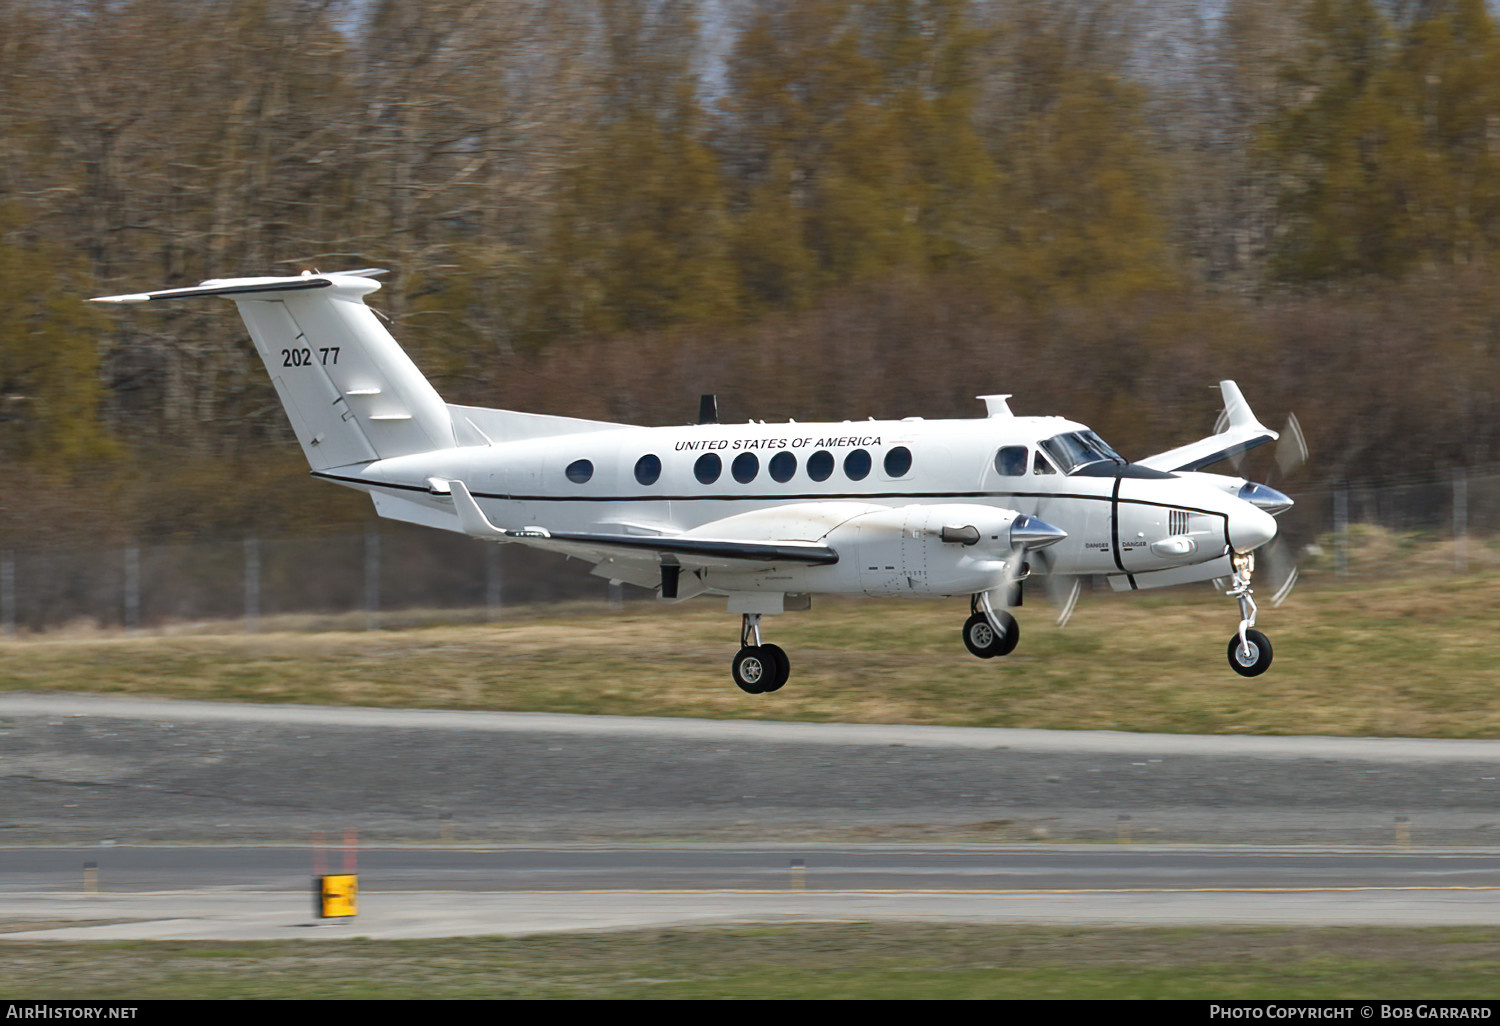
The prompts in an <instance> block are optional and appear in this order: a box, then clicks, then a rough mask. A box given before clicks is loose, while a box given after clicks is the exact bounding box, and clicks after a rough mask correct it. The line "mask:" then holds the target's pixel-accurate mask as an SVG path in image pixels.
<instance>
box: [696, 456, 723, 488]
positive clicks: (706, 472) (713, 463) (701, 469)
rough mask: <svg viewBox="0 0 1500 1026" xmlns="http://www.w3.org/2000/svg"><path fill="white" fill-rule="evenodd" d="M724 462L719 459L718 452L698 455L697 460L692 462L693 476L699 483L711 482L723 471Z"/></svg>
mask: <svg viewBox="0 0 1500 1026" xmlns="http://www.w3.org/2000/svg"><path fill="white" fill-rule="evenodd" d="M723 470H724V462H723V461H722V460H720V459H719V454H718V453H714V452H706V453H704V454H703V455H702V456H699V457H698V462H697V463H694V464H693V476H694V477H696V478H697V479H698V483H699V484H706V485H708V484H713V483H714V482H715V481H717V480H718V479H719V475H720V474H721V473H723Z"/></svg>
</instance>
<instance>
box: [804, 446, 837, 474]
mask: <svg viewBox="0 0 1500 1026" xmlns="http://www.w3.org/2000/svg"><path fill="white" fill-rule="evenodd" d="M807 476H808V477H810V478H812V479H813V480H814V481H827V480H828V479H829V478H830V477H832V476H833V453H831V452H829V451H828V450H827V449H819V450H818V451H817V452H815V453H813V454H812V455H811V456H809V457H808V458H807Z"/></svg>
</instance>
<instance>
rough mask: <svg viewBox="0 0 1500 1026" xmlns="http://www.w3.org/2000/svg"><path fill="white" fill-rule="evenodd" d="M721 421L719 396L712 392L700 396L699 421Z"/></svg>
mask: <svg viewBox="0 0 1500 1026" xmlns="http://www.w3.org/2000/svg"><path fill="white" fill-rule="evenodd" d="M718 422H719V397H718V395H717V394H715V393H713V392H710V393H709V394H708V395H703V396H699V397H698V423H699V424H717V423H718Z"/></svg>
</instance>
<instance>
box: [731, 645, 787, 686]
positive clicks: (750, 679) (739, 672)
mask: <svg viewBox="0 0 1500 1026" xmlns="http://www.w3.org/2000/svg"><path fill="white" fill-rule="evenodd" d="M777 669H778V666H777V662H776V657H775V656H774V655H768V654H767V653H766V652H765V651H764V649H763V647H762V646H759V645H746V646H745V647H744V648H742V649H740V650H739V651H738V652H736V653H735V654H734V661H733V662H731V663H730V664H729V672H730V674H731V675H732V676H733V677H734V682H735V683H736V684H738V685H739V686H740V690H741V691H743V692H745V693H746V694H747V695H758V694H761V693H762V692H764V691H765V690H766V685H767V684H772V683H775V681H776V671H777Z"/></svg>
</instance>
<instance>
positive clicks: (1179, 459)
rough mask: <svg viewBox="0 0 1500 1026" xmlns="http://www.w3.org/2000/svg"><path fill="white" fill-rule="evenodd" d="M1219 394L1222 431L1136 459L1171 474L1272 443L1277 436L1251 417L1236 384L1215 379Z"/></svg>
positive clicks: (1142, 463) (1251, 411)
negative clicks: (1222, 415)
mask: <svg viewBox="0 0 1500 1026" xmlns="http://www.w3.org/2000/svg"><path fill="white" fill-rule="evenodd" d="M1219 394H1220V395H1222V396H1223V397H1224V420H1223V422H1222V423H1223V425H1224V427H1223V430H1221V431H1216V432H1215V433H1214V434H1212V435H1209V436H1208V437H1207V438H1200V439H1199V440H1198V441H1196V442H1191V443H1189V444H1187V445H1182V446H1178V447H1177V448H1176V449H1169V450H1168V451H1166V452H1161V453H1157V454H1156V455H1155V456H1147V457H1146V458H1145V459H1143V460H1137V461H1136V462H1137V463H1138V464H1139V465H1140V466H1143V467H1149V468H1150V469H1152V470H1163V471H1166V472H1167V473H1172V472H1174V471H1179V470H1202V469H1203V468H1204V467H1206V466H1209V465H1211V464H1213V463H1217V462H1218V461H1219V460H1222V459H1226V458H1227V457H1230V456H1233V455H1235V454H1236V453H1241V452H1244V451H1245V450H1246V449H1253V448H1255V447H1256V446H1257V445H1263V444H1265V443H1266V442H1274V441H1275V440H1276V439H1277V438H1278V437H1280V436H1279V435H1277V433H1276V432H1275V431H1272V430H1271V429H1270V428H1268V427H1266V426H1265V425H1264V424H1262V423H1261V422H1260V421H1259V420H1257V419H1256V417H1255V412H1254V411H1253V410H1251V409H1250V404H1249V403H1247V402H1246V401H1245V396H1244V393H1242V392H1241V391H1240V386H1239V385H1237V384H1235V383H1234V382H1233V381H1221V382H1219Z"/></svg>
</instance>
